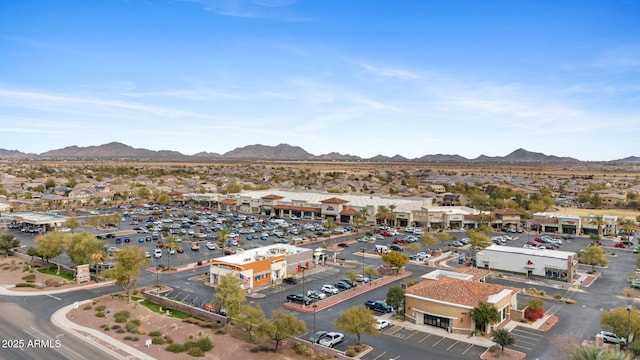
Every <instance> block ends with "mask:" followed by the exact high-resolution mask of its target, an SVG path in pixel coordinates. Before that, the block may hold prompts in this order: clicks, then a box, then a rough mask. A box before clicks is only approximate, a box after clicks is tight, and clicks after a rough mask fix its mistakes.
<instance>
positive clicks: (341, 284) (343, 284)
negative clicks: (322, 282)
mask: <svg viewBox="0 0 640 360" xmlns="http://www.w3.org/2000/svg"><path fill="white" fill-rule="evenodd" d="M333 286H335V288H336V289H338V290H349V289H351V285H349V284H347V283H346V282H343V281H338V282H337V283H335V284H333Z"/></svg>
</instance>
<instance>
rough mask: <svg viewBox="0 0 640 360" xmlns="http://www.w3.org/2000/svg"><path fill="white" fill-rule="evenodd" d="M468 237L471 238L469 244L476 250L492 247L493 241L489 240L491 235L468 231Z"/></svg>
mask: <svg viewBox="0 0 640 360" xmlns="http://www.w3.org/2000/svg"><path fill="white" fill-rule="evenodd" d="M466 235H467V237H468V238H469V244H471V246H472V247H474V248H477V247H480V248H486V247H487V246H489V245H491V239H490V238H489V235H487V234H485V233H483V232H481V231H475V230H467V231H466Z"/></svg>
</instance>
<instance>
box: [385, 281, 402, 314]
mask: <svg viewBox="0 0 640 360" xmlns="http://www.w3.org/2000/svg"><path fill="white" fill-rule="evenodd" d="M386 302H387V304H388V305H391V306H393V308H394V309H402V304H403V302H404V289H403V288H402V286H401V285H391V287H389V290H388V291H387V298H386Z"/></svg>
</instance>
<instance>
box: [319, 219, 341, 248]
mask: <svg viewBox="0 0 640 360" xmlns="http://www.w3.org/2000/svg"><path fill="white" fill-rule="evenodd" d="M322 226H323V227H324V230H325V233H326V234H327V236H328V237H329V244H331V234H333V229H335V228H336V227H338V225H336V221H335V220H334V219H333V218H332V217H328V218H327V219H326V221H325V222H324V224H323V225H322Z"/></svg>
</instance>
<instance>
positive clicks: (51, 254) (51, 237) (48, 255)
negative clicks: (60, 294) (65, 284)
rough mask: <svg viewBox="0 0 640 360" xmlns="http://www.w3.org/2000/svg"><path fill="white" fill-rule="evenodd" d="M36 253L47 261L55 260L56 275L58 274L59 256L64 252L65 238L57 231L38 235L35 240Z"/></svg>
mask: <svg viewBox="0 0 640 360" xmlns="http://www.w3.org/2000/svg"><path fill="white" fill-rule="evenodd" d="M35 243H36V248H37V251H38V253H39V254H40V255H41V256H42V257H43V258H45V259H47V261H49V259H54V258H55V259H56V266H57V270H56V274H58V275H59V274H60V261H59V260H60V255H61V254H62V253H63V252H64V249H65V246H66V244H67V236H66V235H65V234H64V233H61V232H59V231H53V232H50V233H46V234H45V235H38V236H36V239H35Z"/></svg>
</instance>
